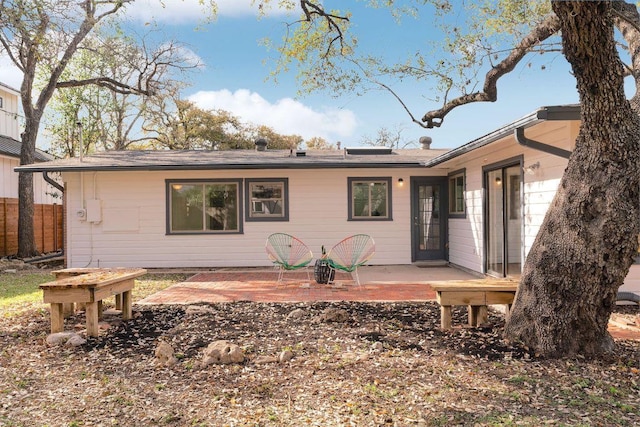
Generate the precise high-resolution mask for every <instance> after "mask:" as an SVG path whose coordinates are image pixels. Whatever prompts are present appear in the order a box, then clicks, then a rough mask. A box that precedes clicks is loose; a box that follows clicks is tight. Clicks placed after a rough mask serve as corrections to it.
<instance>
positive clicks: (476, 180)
mask: <svg viewBox="0 0 640 427" xmlns="http://www.w3.org/2000/svg"><path fill="white" fill-rule="evenodd" d="M579 119H580V117H579V108H578V107H577V106H559V107H544V108H541V109H539V110H538V111H536V112H534V113H532V114H530V115H528V116H526V117H523V118H522V119H520V120H517V121H515V122H513V123H511V124H509V125H507V126H505V127H503V128H501V129H498V130H496V131H495V132H492V133H490V134H488V135H485V136H483V137H481V138H478V139H476V140H474V141H471V142H469V143H467V144H465V145H462V146H461V147H459V148H456V149H454V150H450V151H449V150H446V151H445V150H429V149H423V150H391V149H379V148H371V149H366V148H360V149H346V150H344V151H307V152H290V151H283V150H269V149H266V150H264V151H262V150H255V151H253V150H234V151H122V152H108V153H99V154H96V155H92V156H88V157H85V158H84V159H83V160H82V161H81V160H80V159H77V158H75V159H65V160H56V161H52V162H48V163H42V164H37V165H31V166H25V167H22V168H20V169H23V170H29V171H34V172H42V171H56V172H61V173H62V179H63V181H64V182H65V186H66V203H67V205H66V212H67V223H66V224H65V225H66V238H67V239H66V240H67V248H66V254H67V266H68V267H81V266H100V267H116V266H123V267H133V266H136V267H228V266H266V265H269V264H270V263H269V260H268V259H267V257H266V255H265V251H264V243H265V240H266V238H267V236H269V234H271V233H274V232H285V233H289V234H293V235H295V236H297V237H298V238H300V239H301V240H303V241H304V242H305V243H307V245H308V246H309V247H310V248H311V249H312V250H313V251H314V253H315V254H316V255H318V256H319V255H320V248H321V246H323V245H324V246H325V247H331V246H332V245H333V244H335V243H337V242H338V241H340V240H341V239H342V238H344V237H346V236H348V235H351V234H356V233H365V234H369V235H371V236H372V237H373V238H374V240H375V242H376V255H375V257H374V258H373V259H372V260H371V264H378V265H384V264H410V263H414V262H419V261H428V260H446V261H448V262H450V263H451V264H453V265H456V266H459V267H462V268H465V269H467V270H470V271H474V272H478V273H483V274H488V275H492V276H497V277H508V276H518V275H519V274H520V271H521V268H522V265H523V263H524V259H525V257H526V255H527V253H528V251H529V250H530V248H531V245H532V244H533V240H534V238H535V236H536V234H537V232H538V229H539V228H540V226H541V224H542V220H543V218H544V215H545V213H546V211H547V209H548V206H549V203H550V202H551V200H552V198H553V197H554V195H555V192H556V189H557V186H558V183H559V181H560V178H561V177H562V174H563V172H564V169H565V167H566V165H567V158H568V154H569V153H570V151H571V150H572V149H573V146H574V142H575V139H576V136H577V134H578V130H579V124H580V123H579ZM428 274H429V272H428V269H427V270H425V275H428ZM636 277H640V272H638V271H637V270H636V268H635V266H634V268H633V269H632V272H631V274H630V275H629V278H628V280H627V284H626V285H625V289H627V290H635V291H640V288H639V287H638V285H637V283H638V281H636V279H635V278H636Z"/></svg>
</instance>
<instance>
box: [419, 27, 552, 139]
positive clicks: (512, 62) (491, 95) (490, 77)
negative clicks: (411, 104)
mask: <svg viewBox="0 0 640 427" xmlns="http://www.w3.org/2000/svg"><path fill="white" fill-rule="evenodd" d="M559 29H560V20H559V19H558V17H557V16H556V15H549V16H548V17H547V18H546V19H545V20H544V21H542V22H541V23H540V24H538V25H537V26H536V27H535V28H534V29H533V30H532V31H531V32H530V33H529V34H528V35H527V36H526V37H525V38H524V39H523V40H522V41H521V42H520V43H518V45H517V46H516V47H515V48H514V49H513V50H512V51H511V54H509V56H507V57H506V58H505V59H504V60H502V61H500V62H499V63H498V64H496V65H495V66H494V67H493V68H492V69H491V70H489V72H487V74H486V75H485V81H484V86H483V88H482V91H478V92H474V93H469V94H465V95H462V96H459V97H457V98H454V99H452V100H451V101H445V103H444V105H443V106H442V108H439V109H437V110H433V111H429V112H428V113H426V114H425V115H424V116H423V117H422V121H423V122H424V123H425V124H424V125H423V127H425V128H434V127H440V126H441V125H442V122H443V121H444V118H445V116H446V115H447V114H448V113H450V112H451V110H453V109H454V108H456V107H459V106H461V105H465V104H470V103H473V102H495V101H496V99H498V88H497V84H498V80H499V79H500V77H502V76H504V75H505V74H508V73H510V72H511V71H513V69H514V68H515V66H516V65H517V64H518V63H519V62H520V60H521V59H522V58H524V56H525V55H526V54H527V53H529V52H530V51H531V49H532V48H533V47H534V46H536V45H538V44H539V43H540V42H542V41H543V40H546V39H548V38H549V37H551V36H552V35H554V34H555V33H557V32H558V30H559Z"/></svg>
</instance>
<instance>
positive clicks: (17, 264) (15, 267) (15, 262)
mask: <svg viewBox="0 0 640 427" xmlns="http://www.w3.org/2000/svg"><path fill="white" fill-rule="evenodd" d="M37 269H38V268H37V267H36V266H34V265H31V264H27V263H26V262H24V261H22V260H20V259H10V258H2V259H0V271H2V272H4V273H17V272H18V271H22V270H37Z"/></svg>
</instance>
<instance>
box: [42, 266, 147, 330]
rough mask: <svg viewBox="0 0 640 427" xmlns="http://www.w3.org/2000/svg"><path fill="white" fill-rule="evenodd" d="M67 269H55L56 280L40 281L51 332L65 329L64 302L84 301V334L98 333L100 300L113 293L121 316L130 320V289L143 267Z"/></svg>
mask: <svg viewBox="0 0 640 427" xmlns="http://www.w3.org/2000/svg"><path fill="white" fill-rule="evenodd" d="M79 270H82V269H68V270H58V271H56V272H54V275H55V276H56V277H57V280H55V281H53V282H48V283H43V284H41V285H40V289H42V292H43V296H44V302H45V303H50V304H51V332H52V333H54V332H62V331H63V329H64V305H65V304H74V303H79V304H84V305H85V316H86V318H87V335H88V336H92V337H96V336H98V333H99V330H98V319H99V317H100V315H101V312H102V300H103V299H105V298H107V297H110V296H112V295H115V296H116V306H117V305H118V301H120V309H121V310H122V318H123V319H125V320H128V319H131V315H132V312H131V302H132V299H131V291H132V289H133V286H134V283H135V278H136V277H140V276H142V275H144V274H146V272H147V270H145V269H142V268H113V269H111V268H105V269H88V270H85V271H79Z"/></svg>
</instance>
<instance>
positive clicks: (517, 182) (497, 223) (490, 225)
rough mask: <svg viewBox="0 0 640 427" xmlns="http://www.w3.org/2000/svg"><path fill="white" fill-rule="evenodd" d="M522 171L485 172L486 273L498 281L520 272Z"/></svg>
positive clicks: (513, 168)
mask: <svg viewBox="0 0 640 427" xmlns="http://www.w3.org/2000/svg"><path fill="white" fill-rule="evenodd" d="M521 171H522V167H521V166H520V162H518V164H516V165H509V166H504V167H496V168H495V169H492V168H487V169H485V174H484V179H485V190H486V191H485V195H486V200H485V230H486V252H485V253H486V266H485V268H486V271H487V273H488V274H490V275H493V276H498V277H507V276H518V275H520V273H521V271H522V252H523V249H522V185H521V184H522V172H521Z"/></svg>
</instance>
